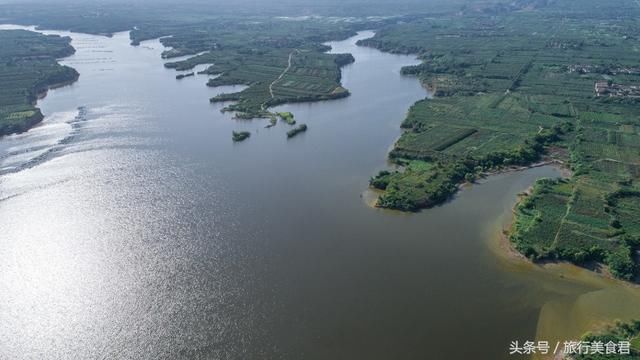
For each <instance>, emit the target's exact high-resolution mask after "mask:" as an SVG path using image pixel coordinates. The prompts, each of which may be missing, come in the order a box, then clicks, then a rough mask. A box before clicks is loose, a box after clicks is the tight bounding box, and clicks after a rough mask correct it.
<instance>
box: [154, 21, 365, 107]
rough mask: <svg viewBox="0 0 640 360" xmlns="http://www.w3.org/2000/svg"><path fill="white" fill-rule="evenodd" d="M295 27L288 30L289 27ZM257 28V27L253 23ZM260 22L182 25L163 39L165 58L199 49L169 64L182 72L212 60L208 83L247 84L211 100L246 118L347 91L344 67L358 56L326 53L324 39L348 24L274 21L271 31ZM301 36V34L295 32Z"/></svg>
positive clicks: (341, 34)
mask: <svg viewBox="0 0 640 360" xmlns="http://www.w3.org/2000/svg"><path fill="white" fill-rule="evenodd" d="M292 26H296V27H297V28H296V29H294V30H295V31H297V32H293V33H292V32H290V31H292V30H291V27H292ZM254 27H255V28H254ZM261 28H262V25H254V26H252V27H251V28H247V27H242V28H239V29H238V31H235V32H229V31H228V30H226V31H222V30H220V29H218V28H207V29H206V30H202V31H205V34H206V35H204V36H203V35H202V31H199V32H195V30H192V31H188V30H184V29H183V30H181V32H179V33H178V34H176V35H174V36H172V37H170V38H164V39H162V42H163V43H164V44H165V45H166V46H171V47H172V48H171V49H170V50H168V51H166V52H165V53H164V56H165V57H167V58H170V57H173V56H178V55H184V54H196V55H194V56H193V57H191V58H188V59H186V60H182V61H177V62H168V63H166V64H165V66H166V67H167V68H173V69H176V70H180V71H185V70H190V69H193V67H195V66H196V65H199V64H209V65H210V66H209V67H208V68H207V69H206V70H205V71H204V73H206V74H209V75H218V76H217V77H215V78H212V79H210V80H209V82H208V84H207V85H209V86H213V87H215V86H221V85H238V84H241V85H247V86H248V88H246V89H244V90H242V91H240V92H237V93H232V94H221V95H218V96H216V97H214V98H212V99H211V101H212V102H217V101H233V102H234V103H233V104H231V105H229V106H227V108H226V110H228V111H234V112H237V113H239V116H241V117H243V118H251V117H264V116H270V114H269V113H268V112H267V109H268V108H269V107H272V106H275V105H279V104H283V103H287V102H301V101H318V100H328V99H335V98H340V97H344V96H348V95H349V92H348V90H347V89H345V88H343V87H342V86H341V85H340V78H341V75H340V68H341V67H342V66H344V65H346V64H349V63H351V62H353V61H354V59H353V57H352V56H351V55H350V54H327V53H325V51H326V50H327V48H326V47H325V46H324V45H322V43H321V42H320V40H325V39H328V38H329V36H336V37H339V38H342V37H347V36H349V35H351V34H353V32H352V31H351V30H349V29H348V28H340V27H338V29H332V30H331V31H329V29H328V28H327V27H326V26H324V27H322V28H317V27H314V26H313V23H311V25H309V24H307V23H303V24H300V25H291V23H290V22H277V21H276V22H271V23H270V27H269V30H268V31H269V35H268V36H266V35H265V34H264V33H260V32H259V30H260V29H261ZM295 35H297V36H295Z"/></svg>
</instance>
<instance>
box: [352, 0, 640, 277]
mask: <svg viewBox="0 0 640 360" xmlns="http://www.w3.org/2000/svg"><path fill="white" fill-rule="evenodd" d="M514 4H515V5H512V6H511V8H508V9H506V10H505V9H504V8H498V7H491V6H488V7H486V8H481V7H480V5H478V6H477V7H467V8H465V9H464V10H463V11H462V12H460V13H456V14H450V15H449V16H445V17H438V18H424V19H422V20H418V21H415V22H412V23H408V24H400V25H395V26H388V27H385V28H383V29H382V30H380V31H379V32H378V33H377V34H376V36H375V37H374V38H372V39H367V40H364V41H361V45H364V46H373V47H376V48H379V49H382V50H385V51H391V52H398V53H417V54H419V56H420V58H421V59H422V60H423V62H422V64H420V65H417V66H410V67H405V68H404V69H403V73H404V74H406V75H411V76H416V77H418V78H419V79H420V80H421V81H422V82H423V83H424V85H425V86H427V87H428V88H430V89H431V90H432V91H433V93H434V95H435V97H434V98H433V99H427V100H424V101H420V102H418V103H416V104H415V105H414V106H413V107H412V108H411V109H410V111H409V114H408V116H407V118H406V119H405V121H404V122H403V124H402V127H403V128H404V129H405V132H404V133H403V135H402V136H401V138H400V139H399V140H398V141H397V143H396V144H395V146H394V148H393V150H392V151H391V153H390V158H391V160H392V161H394V162H396V163H398V164H399V165H402V166H403V167H402V168H403V170H402V171H396V172H386V171H385V172H381V173H380V174H379V175H378V176H375V177H373V178H372V179H371V186H372V187H375V188H377V189H380V190H383V193H382V195H381V196H380V197H379V199H378V206H380V207H386V208H392V209H399V210H405V211H416V210H420V209H422V208H426V207H430V206H434V205H437V204H440V203H442V202H444V201H446V200H447V199H448V198H450V196H451V195H452V194H453V193H455V192H456V191H457V189H458V185H459V184H460V183H463V182H472V181H474V179H476V178H477V177H478V176H482V175H483V174H485V173H489V172H493V171H500V170H501V169H503V168H505V167H511V166H514V165H515V166H524V165H528V164H531V163H534V162H537V161H541V160H554V161H555V162H559V163H562V164H564V166H565V167H567V168H569V169H571V170H572V173H573V176H572V177H571V178H569V179H566V180H561V181H550V180H541V181H540V182H539V183H538V184H537V185H536V186H535V188H534V189H533V192H532V194H531V195H530V196H528V197H526V198H525V199H524V200H523V201H522V202H521V203H520V205H519V206H518V207H517V210H516V215H517V216H516V220H515V223H514V225H513V229H512V232H511V238H512V240H513V243H514V244H515V246H516V248H517V249H518V250H519V251H521V252H522V253H524V254H525V255H527V256H529V257H530V258H532V259H535V260H543V259H563V260H569V261H572V262H574V263H578V264H588V263H591V262H600V263H604V264H606V265H608V267H609V270H610V271H611V273H612V274H613V275H615V276H617V277H620V278H624V279H629V280H630V279H632V278H633V276H634V274H635V273H636V270H637V264H636V263H635V261H634V252H635V250H636V249H637V247H638V245H640V220H638V218H640V216H638V214H640V212H639V211H640V205H639V204H640V108H639V107H638V106H639V105H640V98H639V97H637V96H635V95H634V93H633V92H626V93H624V92H622V91H617V92H616V90H617V89H619V88H628V89H632V88H633V87H634V86H637V85H640V75H639V73H638V71H637V69H638V66H640V63H639V62H638V51H639V49H640V41H639V40H638V39H637V36H636V35H637V31H638V23H637V17H638V15H640V6H637V5H636V4H634V3H633V2H625V1H613V2H608V3H601V2H595V1H587V2H580V4H577V3H576V2H569V1H558V2H535V1H521V2H515V3H514ZM591 6H593V7H598V9H599V11H597V12H593V11H585V10H584V9H586V8H589V7H591ZM597 83H600V84H603V85H601V86H604V87H608V89H606V91H603V92H602V93H598V92H597V91H596V90H594V86H595V85H596V84H597ZM612 84H620V86H617V87H616V86H614V85H612ZM421 163H425V164H428V166H425V165H420V164H421Z"/></svg>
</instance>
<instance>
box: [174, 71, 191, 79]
mask: <svg viewBox="0 0 640 360" xmlns="http://www.w3.org/2000/svg"><path fill="white" fill-rule="evenodd" d="M194 75H195V73H194V72H190V73H187V74H178V75H176V80H182V79H184V78H186V77H190V76H194Z"/></svg>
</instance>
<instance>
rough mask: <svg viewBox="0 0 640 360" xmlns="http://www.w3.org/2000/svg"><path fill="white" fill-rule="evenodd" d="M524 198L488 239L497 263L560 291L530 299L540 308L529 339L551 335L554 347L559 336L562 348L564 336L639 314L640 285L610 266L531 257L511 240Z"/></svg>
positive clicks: (491, 230) (574, 336) (545, 287)
mask: <svg viewBox="0 0 640 360" xmlns="http://www.w3.org/2000/svg"><path fill="white" fill-rule="evenodd" d="M560 170H561V171H563V169H560ZM564 175H566V173H565V174H563V176H564ZM530 189H531V188H530ZM530 189H528V190H527V191H529V190H530ZM520 199H521V197H518V199H517V200H516V202H515V203H514V206H513V207H512V208H511V209H510V210H509V211H507V212H505V213H504V214H503V215H502V216H501V217H500V218H499V219H497V221H496V222H495V223H494V224H490V225H489V226H488V229H487V234H486V236H485V239H486V240H487V247H488V248H489V250H490V251H491V253H493V254H494V255H495V258H496V261H497V264H498V266H499V267H500V268H502V269H503V270H504V271H505V272H508V273H510V274H513V276H515V277H517V278H519V279H520V280H521V281H523V282H527V283H529V284H532V283H534V284H535V283H537V284H536V285H537V286H539V287H540V288H541V289H543V290H544V292H546V293H547V294H548V293H556V294H557V296H555V297H553V298H551V299H549V297H548V295H541V296H540V297H537V296H532V298H531V299H528V300H529V301H530V302H531V303H534V304H537V305H538V306H539V308H540V313H539V316H538V323H537V330H536V338H535V339H527V340H535V341H549V343H550V344H551V347H552V348H553V347H555V344H556V343H557V342H560V347H559V351H561V350H562V346H563V342H564V341H568V340H577V339H579V338H580V337H582V336H583V335H584V334H585V333H587V332H590V331H596V330H599V329H602V328H604V327H606V326H607V325H610V324H611V323H613V322H615V321H618V320H621V321H629V320H633V319H639V318H640V286H638V285H635V284H632V283H629V282H625V281H621V280H617V279H614V278H613V277H612V276H611V274H610V273H609V272H608V271H607V269H606V268H601V269H598V270H599V271H598V272H595V271H592V270H590V269H586V268H583V267H579V266H576V265H573V264H571V263H568V262H545V263H533V262H532V261H530V260H529V259H527V258H526V257H525V256H523V255H522V254H521V253H519V252H518V251H517V250H516V249H515V248H514V247H513V246H512V244H511V242H510V240H509V237H508V229H509V228H510V227H511V224H512V222H513V220H514V214H515V213H514V211H513V209H515V206H516V205H517V203H518V202H519V201H520ZM556 355H557V354H556ZM532 358H533V359H550V358H553V355H547V356H542V355H539V354H538V355H534V356H532Z"/></svg>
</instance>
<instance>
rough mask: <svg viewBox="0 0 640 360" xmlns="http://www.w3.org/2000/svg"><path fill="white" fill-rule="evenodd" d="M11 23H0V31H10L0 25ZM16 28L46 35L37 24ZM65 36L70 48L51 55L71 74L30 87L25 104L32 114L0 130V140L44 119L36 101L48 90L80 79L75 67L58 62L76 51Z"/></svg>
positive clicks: (32, 126)
mask: <svg viewBox="0 0 640 360" xmlns="http://www.w3.org/2000/svg"><path fill="white" fill-rule="evenodd" d="M12 25H14V24H0V31H10V30H12V29H10V28H6V29H2V28H1V27H2V26H5V27H8V26H12ZM18 28H23V30H25V31H30V32H34V33H38V34H42V35H48V34H46V33H45V30H41V29H38V27H37V26H22V25H17V27H16V29H18ZM67 37H68V39H69V42H68V47H69V48H70V49H69V50H68V51H67V52H66V53H65V54H64V55H63V56H59V55H55V54H54V55H52V56H51V57H52V58H54V60H55V63H56V64H57V66H59V67H61V68H68V69H70V70H69V71H68V72H70V73H71V74H65V75H71V76H70V77H69V78H68V79H66V80H62V81H58V82H52V83H45V84H40V85H38V84H36V85H35V86H33V87H32V88H31V91H32V94H31V95H29V96H28V97H27V104H30V105H31V106H32V107H33V109H31V110H32V111H33V112H34V114H33V115H32V116H30V117H28V118H25V119H24V120H23V121H22V122H21V123H20V124H17V125H15V128H14V129H10V130H9V131H7V132H0V140H1V139H2V138H3V137H5V136H10V135H14V134H22V133H25V132H27V131H29V130H31V129H33V128H34V127H36V126H38V125H39V124H40V123H42V122H43V121H44V120H45V119H46V115H45V114H43V113H42V110H41V109H40V108H39V107H38V102H39V101H40V100H42V99H44V98H45V97H46V96H47V95H48V93H49V91H50V90H55V89H59V88H62V87H65V86H69V85H72V84H74V83H75V82H77V81H78V80H79V79H80V73H79V72H78V71H77V70H76V69H75V68H72V67H70V66H67V65H63V64H61V63H60V61H62V60H63V59H66V58H68V57H70V56H72V55H74V54H75V53H76V49H75V48H74V47H73V45H71V42H72V41H73V38H71V37H70V36H67Z"/></svg>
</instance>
